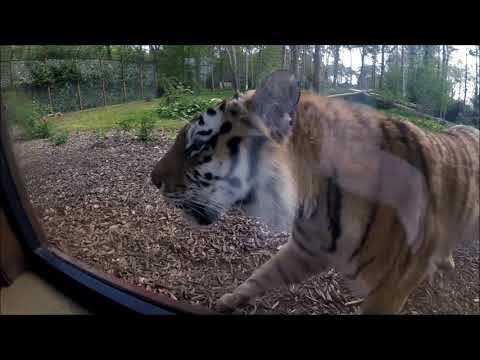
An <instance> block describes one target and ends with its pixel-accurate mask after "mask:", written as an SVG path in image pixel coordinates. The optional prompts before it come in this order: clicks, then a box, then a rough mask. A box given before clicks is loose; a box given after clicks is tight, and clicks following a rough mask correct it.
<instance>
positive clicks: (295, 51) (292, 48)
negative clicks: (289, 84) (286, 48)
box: [290, 45, 298, 79]
mask: <svg viewBox="0 0 480 360" xmlns="http://www.w3.org/2000/svg"><path fill="white" fill-rule="evenodd" d="M290 52H291V56H292V61H291V63H290V70H291V71H292V72H293V74H294V75H295V77H296V78H297V79H298V46H297V45H290Z"/></svg>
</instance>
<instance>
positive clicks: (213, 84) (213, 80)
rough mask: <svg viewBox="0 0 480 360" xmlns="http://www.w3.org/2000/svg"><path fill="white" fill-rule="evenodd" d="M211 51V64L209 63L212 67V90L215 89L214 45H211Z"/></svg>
mask: <svg viewBox="0 0 480 360" xmlns="http://www.w3.org/2000/svg"><path fill="white" fill-rule="evenodd" d="M211 50H212V55H211V56H212V62H211V66H212V90H214V89H215V78H214V76H213V75H214V70H215V45H212V47H211Z"/></svg>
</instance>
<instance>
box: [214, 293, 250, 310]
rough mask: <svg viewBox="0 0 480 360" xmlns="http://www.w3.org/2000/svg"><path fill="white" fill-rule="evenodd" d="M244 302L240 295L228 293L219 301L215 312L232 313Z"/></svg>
mask: <svg viewBox="0 0 480 360" xmlns="http://www.w3.org/2000/svg"><path fill="white" fill-rule="evenodd" d="M244 302H245V298H244V297H242V296H240V295H238V294H231V293H227V294H225V295H223V296H222V297H221V298H220V299H218V301H217V303H216V304H215V310H217V311H218V312H220V313H232V312H233V311H235V309H236V308H238V307H239V306H240V305H241V304H243V303H244Z"/></svg>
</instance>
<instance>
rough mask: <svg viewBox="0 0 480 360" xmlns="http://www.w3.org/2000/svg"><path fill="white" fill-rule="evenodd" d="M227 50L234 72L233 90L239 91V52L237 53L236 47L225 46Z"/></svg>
mask: <svg viewBox="0 0 480 360" xmlns="http://www.w3.org/2000/svg"><path fill="white" fill-rule="evenodd" d="M225 50H226V51H227V55H228V60H229V62H230V68H231V70H232V75H233V90H234V91H239V90H240V84H239V82H238V67H237V52H236V51H235V46H234V45H230V46H225Z"/></svg>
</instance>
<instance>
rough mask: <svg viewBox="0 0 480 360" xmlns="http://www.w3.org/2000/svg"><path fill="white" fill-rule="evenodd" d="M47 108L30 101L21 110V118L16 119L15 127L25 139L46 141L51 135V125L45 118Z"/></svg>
mask: <svg viewBox="0 0 480 360" xmlns="http://www.w3.org/2000/svg"><path fill="white" fill-rule="evenodd" d="M47 113H48V111H47V107H46V106H44V105H42V104H40V103H39V102H37V101H32V102H31V103H30V104H28V105H27V106H25V107H24V108H23V116H24V117H23V118H21V119H18V122H17V125H18V126H19V127H20V129H21V130H22V132H23V134H24V135H25V137H26V138H27V139H46V138H48V137H50V135H51V133H52V128H53V126H52V124H51V123H50V121H49V120H48V118H45V115H46V114H47Z"/></svg>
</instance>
